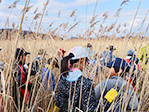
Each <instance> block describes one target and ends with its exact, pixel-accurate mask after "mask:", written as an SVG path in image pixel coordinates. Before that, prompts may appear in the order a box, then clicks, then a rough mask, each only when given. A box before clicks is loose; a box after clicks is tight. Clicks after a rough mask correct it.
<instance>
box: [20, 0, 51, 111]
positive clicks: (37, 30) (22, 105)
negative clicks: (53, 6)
mask: <svg viewBox="0 0 149 112" xmlns="http://www.w3.org/2000/svg"><path fill="white" fill-rule="evenodd" d="M48 3H49V0H47V1H46V4H45V6H44V9H43V13H42V16H41V19H40V22H39V25H38V29H37V33H38V31H39V28H40V25H41V22H42V19H43V15H44V13H45V10H46V7H47V5H48ZM36 36H37V35H36ZM35 45H36V41H35V43H34V47H33V50H32V51H33V52H34V49H35ZM31 59H32V60H31V61H33V56H32V57H31ZM30 73H31V64H30V66H29V71H28V77H27V81H26V89H25V94H24V98H23V103H22V110H21V111H22V112H23V109H24V103H25V98H26V94H27V87H28V83H29V79H30Z"/></svg>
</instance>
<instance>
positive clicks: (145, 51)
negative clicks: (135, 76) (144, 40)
mask: <svg viewBox="0 0 149 112" xmlns="http://www.w3.org/2000/svg"><path fill="white" fill-rule="evenodd" d="M138 57H139V59H140V60H141V61H142V69H146V66H147V64H148V63H149V43H148V44H147V45H146V46H145V47H142V48H141V50H140V52H139V56H138Z"/></svg>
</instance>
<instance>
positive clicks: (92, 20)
mask: <svg viewBox="0 0 149 112" xmlns="http://www.w3.org/2000/svg"><path fill="white" fill-rule="evenodd" d="M97 17H98V15H96V16H95V17H93V18H92V19H91V21H90V23H93V22H94V21H95V19H96V18H97Z"/></svg>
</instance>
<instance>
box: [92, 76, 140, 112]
mask: <svg viewBox="0 0 149 112" xmlns="http://www.w3.org/2000/svg"><path fill="white" fill-rule="evenodd" d="M106 83H107V84H106ZM127 85H128V82H127V81H125V80H123V78H121V77H118V76H113V77H111V78H110V79H108V80H104V81H102V82H101V83H100V84H99V85H97V86H96V88H95V89H96V90H97V91H96V98H97V99H100V97H101V94H100V88H104V87H105V91H104V93H103V103H104V104H106V105H104V108H105V109H104V110H105V111H107V110H108V109H109V108H110V106H111V104H112V102H113V101H114V102H115V103H116V105H115V107H114V110H115V111H117V112H119V111H120V110H119V109H120V108H122V105H123V102H126V101H127V102H128V106H127V109H128V110H131V108H132V103H133V98H134V90H133V87H132V86H131V85H130V88H129V89H128V90H127V96H126V99H124V98H123V96H124V91H126V90H125V88H127ZM111 91H113V92H114V93H115V96H116V97H115V98H114V99H113V101H112V100H111V99H112V98H110V97H109V94H112V93H111ZM108 93H109V94H108ZM97 94H98V95H97ZM131 94H132V96H131ZM131 97H132V98H131ZM127 98H130V100H128V99H127ZM120 99H121V102H120V101H119V100H120ZM137 105H138V102H137V100H135V102H134V107H133V108H134V109H136V108H137ZM124 107H125V106H124ZM123 109H124V108H123ZM99 110H100V108H99ZM121 110H122V109H121Z"/></svg>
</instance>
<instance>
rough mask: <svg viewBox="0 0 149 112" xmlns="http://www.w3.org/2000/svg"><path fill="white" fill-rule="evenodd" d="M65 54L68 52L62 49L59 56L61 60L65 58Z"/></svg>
mask: <svg viewBox="0 0 149 112" xmlns="http://www.w3.org/2000/svg"><path fill="white" fill-rule="evenodd" d="M65 53H66V51H65V50H64V49H60V50H59V51H58V53H57V54H58V56H59V57H60V58H63V57H64V55H65Z"/></svg>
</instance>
